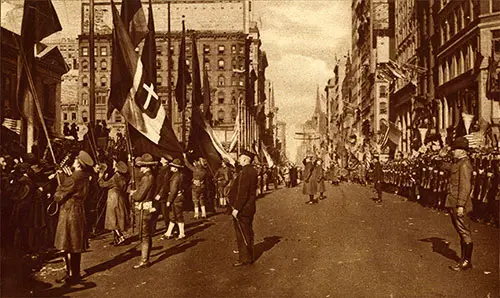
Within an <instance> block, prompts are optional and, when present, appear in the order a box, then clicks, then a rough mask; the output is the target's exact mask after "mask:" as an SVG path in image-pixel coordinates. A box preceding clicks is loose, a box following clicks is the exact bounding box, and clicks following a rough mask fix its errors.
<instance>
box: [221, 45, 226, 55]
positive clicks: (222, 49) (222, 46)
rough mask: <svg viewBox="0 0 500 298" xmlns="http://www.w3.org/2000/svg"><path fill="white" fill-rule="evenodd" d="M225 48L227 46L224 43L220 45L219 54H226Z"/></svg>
mask: <svg viewBox="0 0 500 298" xmlns="http://www.w3.org/2000/svg"><path fill="white" fill-rule="evenodd" d="M225 49H226V48H225V47H224V45H219V54H220V55H222V54H224V50H225Z"/></svg>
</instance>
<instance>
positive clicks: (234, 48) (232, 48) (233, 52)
mask: <svg viewBox="0 0 500 298" xmlns="http://www.w3.org/2000/svg"><path fill="white" fill-rule="evenodd" d="M231 54H236V45H235V44H233V45H232V46H231Z"/></svg>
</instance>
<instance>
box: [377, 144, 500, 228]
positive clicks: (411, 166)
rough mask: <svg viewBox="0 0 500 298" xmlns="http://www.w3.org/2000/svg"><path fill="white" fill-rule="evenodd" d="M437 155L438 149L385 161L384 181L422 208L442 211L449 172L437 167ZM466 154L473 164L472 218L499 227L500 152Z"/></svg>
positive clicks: (486, 151)
mask: <svg viewBox="0 0 500 298" xmlns="http://www.w3.org/2000/svg"><path fill="white" fill-rule="evenodd" d="M438 155H439V150H428V151H426V152H422V151H421V152H420V153H419V154H418V155H415V156H413V157H409V158H396V159H395V160H391V161H388V162H386V163H385V164H383V173H384V183H385V184H386V186H388V187H389V188H392V190H393V191H395V192H396V193H398V194H401V195H404V196H407V197H408V198H409V199H411V200H416V201H419V202H420V203H421V204H422V205H423V206H425V207H429V208H434V209H443V210H444V208H445V202H446V196H447V194H446V191H447V187H448V183H449V176H450V173H449V172H448V171H446V169H444V168H442V167H441V166H440V162H438V158H437V157H438ZM469 156H470V159H471V163H472V167H473V172H472V178H471V185H472V191H471V194H470V198H471V199H472V203H473V211H472V214H471V217H472V219H473V220H476V221H479V222H488V223H490V224H494V225H496V226H498V202H499V200H500V189H499V187H500V151H498V150H497V149H489V150H488V149H476V150H471V152H470V154H469Z"/></svg>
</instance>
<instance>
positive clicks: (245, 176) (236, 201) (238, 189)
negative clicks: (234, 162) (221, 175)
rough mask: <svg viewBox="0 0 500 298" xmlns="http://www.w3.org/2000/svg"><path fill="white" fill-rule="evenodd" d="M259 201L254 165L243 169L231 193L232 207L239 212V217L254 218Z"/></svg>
mask: <svg viewBox="0 0 500 298" xmlns="http://www.w3.org/2000/svg"><path fill="white" fill-rule="evenodd" d="M256 199H257V170H256V169H255V168H254V167H253V166H252V165H246V166H244V167H243V168H241V171H240V172H239V174H238V177H237V178H236V180H235V181H234V183H233V184H232V187H231V190H230V191H229V200H230V203H231V206H232V207H233V208H234V209H236V210H238V211H239V213H238V214H239V216H244V217H251V218H253V216H254V214H255V210H256V207H255V201H256Z"/></svg>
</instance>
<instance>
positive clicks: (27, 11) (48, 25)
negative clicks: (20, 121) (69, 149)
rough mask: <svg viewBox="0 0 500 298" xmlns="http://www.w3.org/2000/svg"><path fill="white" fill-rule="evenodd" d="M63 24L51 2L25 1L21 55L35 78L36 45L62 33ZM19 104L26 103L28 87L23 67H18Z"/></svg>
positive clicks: (41, 0) (43, 0)
mask: <svg viewBox="0 0 500 298" xmlns="http://www.w3.org/2000/svg"><path fill="white" fill-rule="evenodd" d="M61 30H62V27H61V23H60V22H59V18H58V16H57V12H56V10H55V8H54V6H53V5H52V1H51V0H25V1H24V8H23V19H22V23H21V47H22V48H21V54H23V55H24V56H25V58H26V67H27V68H28V69H29V71H31V73H32V77H35V75H34V73H33V71H34V70H35V68H34V67H33V63H34V60H35V44H36V43H38V42H40V41H41V40H42V39H44V38H45V37H47V36H49V35H52V34H53V33H55V32H58V31H61ZM18 78H19V79H18V85H17V99H18V102H19V103H21V105H22V103H23V102H24V96H25V92H26V89H27V86H28V76H27V74H26V71H25V68H24V67H23V65H20V66H19V67H18Z"/></svg>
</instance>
